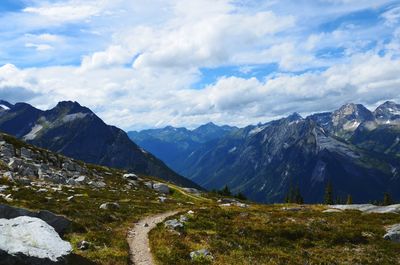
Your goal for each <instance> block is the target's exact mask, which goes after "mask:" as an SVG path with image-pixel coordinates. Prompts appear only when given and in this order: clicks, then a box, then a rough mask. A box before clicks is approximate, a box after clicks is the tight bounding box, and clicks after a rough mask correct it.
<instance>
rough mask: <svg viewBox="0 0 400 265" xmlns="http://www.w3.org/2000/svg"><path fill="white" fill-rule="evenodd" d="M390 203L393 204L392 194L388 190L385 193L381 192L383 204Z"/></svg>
mask: <svg viewBox="0 0 400 265" xmlns="http://www.w3.org/2000/svg"><path fill="white" fill-rule="evenodd" d="M391 204H393V199H392V196H391V195H390V194H389V193H388V192H385V194H383V205H391Z"/></svg>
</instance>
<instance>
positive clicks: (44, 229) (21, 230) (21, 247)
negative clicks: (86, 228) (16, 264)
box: [0, 216, 72, 261]
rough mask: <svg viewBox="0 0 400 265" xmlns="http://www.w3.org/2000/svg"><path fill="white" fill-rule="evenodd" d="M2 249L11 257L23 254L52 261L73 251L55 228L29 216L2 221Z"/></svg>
mask: <svg viewBox="0 0 400 265" xmlns="http://www.w3.org/2000/svg"><path fill="white" fill-rule="evenodd" d="M0 249H2V250H4V251H6V252H7V253H8V254H10V255H14V254H17V253H22V254H24V255H27V256H31V257H37V258H42V259H45V258H48V259H50V260H52V261H57V259H58V258H60V257H62V256H65V255H68V254H69V253H70V252H71V251H72V247H71V244H70V243H68V242H66V241H63V240H62V239H61V238H60V236H59V235H58V234H57V232H56V231H55V230H54V228H53V227H51V226H50V225H48V224H47V223H46V222H44V221H43V220H41V219H39V218H33V217H27V216H21V217H17V218H14V219H10V220H7V219H0Z"/></svg>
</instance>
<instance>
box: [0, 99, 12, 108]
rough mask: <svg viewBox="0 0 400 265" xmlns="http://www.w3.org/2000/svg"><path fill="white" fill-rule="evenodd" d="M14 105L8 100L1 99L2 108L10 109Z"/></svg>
mask: <svg viewBox="0 0 400 265" xmlns="http://www.w3.org/2000/svg"><path fill="white" fill-rule="evenodd" d="M12 107H14V105H12V104H11V103H9V102H8V101H5V100H0V109H3V110H9V109H11V108H12Z"/></svg>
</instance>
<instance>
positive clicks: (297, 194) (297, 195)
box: [293, 186, 304, 204]
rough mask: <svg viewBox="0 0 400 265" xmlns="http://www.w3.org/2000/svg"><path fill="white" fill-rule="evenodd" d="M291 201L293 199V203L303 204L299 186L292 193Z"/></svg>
mask: <svg viewBox="0 0 400 265" xmlns="http://www.w3.org/2000/svg"><path fill="white" fill-rule="evenodd" d="M293 199H294V202H295V203H297V204H303V203H304V199H303V196H301V193H300V188H299V186H297V187H296V189H295V191H294V198H293Z"/></svg>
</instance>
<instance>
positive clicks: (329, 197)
mask: <svg viewBox="0 0 400 265" xmlns="http://www.w3.org/2000/svg"><path fill="white" fill-rule="evenodd" d="M324 202H325V204H328V205H332V204H333V187H332V183H331V182H330V181H328V183H327V184H326V187H325V196H324Z"/></svg>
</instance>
